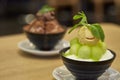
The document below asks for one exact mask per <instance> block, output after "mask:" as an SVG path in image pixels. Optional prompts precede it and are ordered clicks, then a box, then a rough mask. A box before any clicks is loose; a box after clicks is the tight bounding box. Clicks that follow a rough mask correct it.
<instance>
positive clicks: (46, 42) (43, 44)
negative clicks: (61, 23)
mask: <svg viewBox="0 0 120 80" xmlns="http://www.w3.org/2000/svg"><path fill="white" fill-rule="evenodd" d="M24 32H25V33H26V35H27V38H28V39H29V40H30V42H31V43H33V44H34V45H35V46H36V47H37V48H38V49H40V50H51V49H53V48H54V46H55V45H56V44H57V43H58V41H59V40H61V39H62V37H63V36H64V34H65V30H64V31H63V32H60V33H54V34H37V33H31V32H28V31H25V30H24Z"/></svg>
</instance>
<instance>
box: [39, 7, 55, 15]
mask: <svg viewBox="0 0 120 80" xmlns="http://www.w3.org/2000/svg"><path fill="white" fill-rule="evenodd" d="M54 10H55V8H52V7H50V6H48V5H44V6H43V7H42V8H41V9H40V10H39V11H38V13H42V14H44V13H46V12H50V11H54Z"/></svg>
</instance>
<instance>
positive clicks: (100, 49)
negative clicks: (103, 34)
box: [66, 38, 106, 61]
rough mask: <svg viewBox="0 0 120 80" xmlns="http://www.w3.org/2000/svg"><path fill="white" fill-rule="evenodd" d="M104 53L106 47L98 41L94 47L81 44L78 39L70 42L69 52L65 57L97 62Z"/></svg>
mask: <svg viewBox="0 0 120 80" xmlns="http://www.w3.org/2000/svg"><path fill="white" fill-rule="evenodd" d="M105 52H106V45H105V43H104V42H101V41H99V42H98V43H97V44H96V45H87V44H81V43H80V42H79V39H78V38H73V39H72V40H71V41H70V50H69V51H68V52H66V56H67V55H75V56H76V57H77V58H82V59H93V60H96V61H97V60H99V59H100V58H101V57H102V55H104V53H105Z"/></svg>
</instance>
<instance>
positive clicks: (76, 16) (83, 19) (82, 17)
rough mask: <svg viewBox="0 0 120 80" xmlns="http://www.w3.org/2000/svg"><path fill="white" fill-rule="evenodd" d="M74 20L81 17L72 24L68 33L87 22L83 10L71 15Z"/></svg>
mask: <svg viewBox="0 0 120 80" xmlns="http://www.w3.org/2000/svg"><path fill="white" fill-rule="evenodd" d="M73 19H74V20H78V19H81V20H80V22H79V23H78V24H75V25H74V26H73V28H71V29H70V31H69V33H70V32H72V31H73V30H74V29H75V28H77V27H78V26H80V25H81V26H84V25H86V24H87V23H88V22H87V17H86V15H85V14H84V12H78V14H76V15H75V16H74V17H73Z"/></svg>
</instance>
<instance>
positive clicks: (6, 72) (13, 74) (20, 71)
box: [0, 23, 120, 80]
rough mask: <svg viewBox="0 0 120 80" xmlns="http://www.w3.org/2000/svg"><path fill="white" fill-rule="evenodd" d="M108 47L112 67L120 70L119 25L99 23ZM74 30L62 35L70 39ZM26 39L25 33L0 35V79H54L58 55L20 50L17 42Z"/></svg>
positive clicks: (58, 59)
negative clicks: (44, 54) (112, 55)
mask: <svg viewBox="0 0 120 80" xmlns="http://www.w3.org/2000/svg"><path fill="white" fill-rule="evenodd" d="M101 25H102V27H103V29H104V32H105V35H106V38H105V42H106V44H107V47H108V48H109V49H112V50H113V51H115V52H116V54H117V57H116V59H115V61H114V62H113V64H112V66H111V67H112V68H114V69H116V70H118V71H120V26H119V25H116V24H112V23H101ZM74 35H75V31H74V32H72V34H70V35H68V34H67V33H66V34H65V36H64V39H65V40H70V39H71V36H74ZM24 39H26V36H25V34H16V35H9V36H3V37H0V80H54V78H53V76H52V71H53V70H54V69H55V68H56V67H58V66H61V65H63V63H62V60H61V59H60V57H59V55H57V56H52V57H40V56H39V57H38V56H33V55H29V54H27V53H25V52H23V51H21V50H20V49H19V48H18V47H17V44H18V42H20V41H22V40H24Z"/></svg>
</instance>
